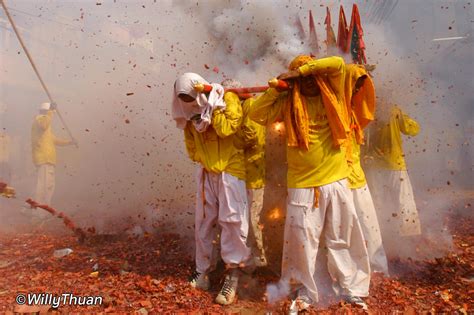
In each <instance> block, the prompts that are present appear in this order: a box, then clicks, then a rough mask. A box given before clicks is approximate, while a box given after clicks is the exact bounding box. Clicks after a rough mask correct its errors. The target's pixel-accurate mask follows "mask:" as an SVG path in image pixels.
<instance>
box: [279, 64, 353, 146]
mask: <svg viewBox="0 0 474 315" xmlns="http://www.w3.org/2000/svg"><path fill="white" fill-rule="evenodd" d="M312 60H313V58H312V57H310V56H305V55H301V56H298V57H296V58H295V59H294V60H293V61H292V62H291V64H290V66H289V69H290V70H295V69H298V68H299V67H301V66H302V65H304V64H306V63H308V62H310V61H312ZM314 78H315V80H316V83H317V84H318V86H319V89H320V91H321V97H322V101H323V105H324V108H325V110H326V114H327V117H328V121H329V127H330V128H331V133H332V138H333V142H334V145H335V146H336V147H340V146H341V145H344V144H346V143H348V142H350V141H347V140H348V139H350V118H349V115H348V111H347V109H346V107H345V104H344V100H338V98H337V96H336V94H335V92H334V91H333V89H332V87H331V85H330V83H329V81H328V79H327V78H324V77H322V76H314ZM343 97H344V96H343ZM285 127H286V131H287V139H288V146H291V147H300V148H302V149H305V150H308V149H309V116H308V108H307V104H306V98H305V97H302V95H301V90H300V86H299V82H298V80H295V83H294V86H293V88H292V90H291V92H290V93H289V94H288V99H287V104H286V109H285Z"/></svg>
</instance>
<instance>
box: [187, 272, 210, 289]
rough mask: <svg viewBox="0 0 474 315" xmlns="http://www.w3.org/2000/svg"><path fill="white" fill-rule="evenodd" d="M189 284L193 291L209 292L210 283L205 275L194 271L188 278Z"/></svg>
mask: <svg viewBox="0 0 474 315" xmlns="http://www.w3.org/2000/svg"><path fill="white" fill-rule="evenodd" d="M189 284H190V285H191V286H192V287H193V288H195V289H201V290H206V291H207V290H209V287H210V281H209V276H208V275H207V273H200V272H197V271H194V272H193V274H192V275H191V277H190V278H189Z"/></svg>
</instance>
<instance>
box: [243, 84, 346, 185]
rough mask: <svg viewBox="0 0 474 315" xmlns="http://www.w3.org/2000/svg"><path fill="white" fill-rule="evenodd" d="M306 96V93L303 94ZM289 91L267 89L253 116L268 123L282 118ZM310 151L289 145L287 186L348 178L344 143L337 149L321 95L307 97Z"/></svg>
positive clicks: (330, 181) (253, 110)
mask: <svg viewBox="0 0 474 315" xmlns="http://www.w3.org/2000/svg"><path fill="white" fill-rule="evenodd" d="M302 97H305V96H302ZM286 100H287V93H286V92H284V93H281V94H280V93H278V92H277V91H276V90H275V89H268V90H267V91H266V92H265V93H264V94H263V95H262V96H260V97H259V98H258V99H257V100H255V102H254V104H253V106H252V110H251V111H250V118H251V119H253V120H254V121H256V122H258V123H260V124H263V125H266V124H270V123H272V122H274V121H276V120H278V119H281V118H282V113H284V106H286V103H287V102H286ZM306 102H307V106H308V117H309V150H307V151H306V150H304V149H300V148H299V147H287V161H288V175H287V181H288V188H311V187H317V186H323V185H326V184H330V183H333V182H335V181H338V180H341V179H344V178H347V177H348V175H349V172H350V169H349V166H348V165H347V161H346V152H345V149H344V146H341V147H339V148H336V147H335V146H334V143H333V138H332V133H331V128H330V127H329V121H328V118H327V114H326V110H325V108H324V105H323V103H322V99H321V96H315V97H306Z"/></svg>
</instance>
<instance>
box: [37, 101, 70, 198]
mask: <svg viewBox="0 0 474 315" xmlns="http://www.w3.org/2000/svg"><path fill="white" fill-rule="evenodd" d="M55 109H56V104H54V103H42V104H41V105H40V108H39V115H37V116H36V117H35V119H34V121H33V125H32V126H31V152H32V157H33V163H34V164H35V165H36V169H37V173H38V176H37V181H36V194H35V201H36V202H38V203H40V204H45V205H51V199H52V197H53V194H54V188H55V186H56V183H55V169H56V162H57V158H56V146H66V145H72V144H75V143H76V142H75V140H73V139H70V140H69V139H62V138H58V137H56V136H55V135H54V133H53V131H52V128H51V124H52V120H53V116H54V112H55Z"/></svg>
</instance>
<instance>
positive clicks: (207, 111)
mask: <svg viewBox="0 0 474 315" xmlns="http://www.w3.org/2000/svg"><path fill="white" fill-rule="evenodd" d="M196 83H203V84H209V82H207V81H206V80H205V79H204V78H202V77H201V76H200V75H198V74H196V73H191V72H188V73H184V74H183V75H181V76H180V77H178V79H176V82H175V84H174V95H173V107H172V117H173V119H174V120H175V121H176V127H178V128H179V129H183V130H184V128H185V127H186V122H187V121H189V120H191V118H192V117H193V116H195V115H197V114H198V115H199V114H200V115H201V119H197V120H193V124H194V127H195V128H196V130H197V131H198V132H204V131H206V130H207V128H208V127H209V125H210V124H211V119H212V113H213V111H214V110H215V109H216V108H225V106H226V105H225V102H224V88H223V87H222V86H221V85H220V84H217V83H212V84H210V85H211V86H212V90H211V92H210V93H209V98H208V97H207V96H206V94H205V93H198V92H196V91H195V90H194V85H195V84H196ZM179 94H186V95H189V96H191V97H193V98H194V99H195V100H194V102H189V103H187V102H183V101H182V100H181V99H180V98H179V97H178V95H179Z"/></svg>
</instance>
